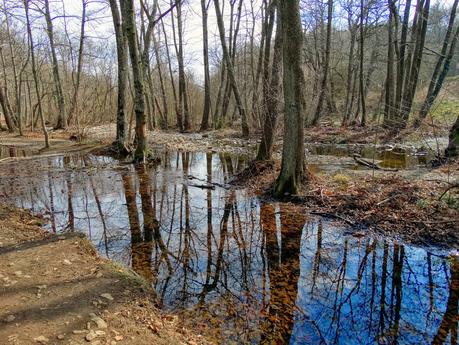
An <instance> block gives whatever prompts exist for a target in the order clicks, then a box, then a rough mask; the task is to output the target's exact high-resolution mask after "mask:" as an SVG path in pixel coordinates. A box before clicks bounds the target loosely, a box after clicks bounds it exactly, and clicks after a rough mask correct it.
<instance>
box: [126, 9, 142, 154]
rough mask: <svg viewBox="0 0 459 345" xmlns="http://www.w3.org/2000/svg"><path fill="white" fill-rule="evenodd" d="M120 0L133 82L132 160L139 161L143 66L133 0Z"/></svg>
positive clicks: (140, 150) (140, 151)
mask: <svg viewBox="0 0 459 345" xmlns="http://www.w3.org/2000/svg"><path fill="white" fill-rule="evenodd" d="M121 1H122V2H123V3H124V8H123V7H122V11H123V21H124V25H125V27H126V40H127V42H128V45H129V55H130V58H131V66H132V76H133V82H134V112H135V141H136V149H135V153H134V162H137V163H141V162H144V161H145V156H146V151H147V138H146V119H145V97H144V76H143V68H142V67H143V66H142V61H141V57H140V52H139V46H138V40H137V29H136V22H135V10H134V0H121Z"/></svg>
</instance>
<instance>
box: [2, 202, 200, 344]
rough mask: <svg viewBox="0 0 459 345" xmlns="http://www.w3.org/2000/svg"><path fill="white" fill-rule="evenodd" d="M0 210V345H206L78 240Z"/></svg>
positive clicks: (134, 280) (132, 278)
mask: <svg viewBox="0 0 459 345" xmlns="http://www.w3.org/2000/svg"><path fill="white" fill-rule="evenodd" d="M41 223H42V220H41V219H39V218H36V217H32V216H31V215H29V214H28V213H27V212H26V211H21V210H17V209H14V208H11V207H8V206H5V205H1V206H0V296H1V298H0V344H5V345H6V344H12V345H13V344H14V345H29V344H68V345H77V344H92V345H105V344H109V345H114V344H132V345H140V344H149V345H150V344H167V345H171V344H190V345H191V344H203V343H205V341H204V340H203V338H202V337H201V336H199V335H197V334H193V333H192V332H190V331H188V330H186V329H184V328H183V327H182V325H180V322H179V320H178V318H177V317H174V316H171V315H166V314H162V313H160V312H159V311H158V310H157V309H156V308H155V305H154V294H153V292H152V291H151V290H150V289H149V288H148V287H147V286H146V285H145V284H144V283H143V281H142V279H141V278H140V277H139V276H138V275H136V274H134V273H133V272H131V271H128V270H126V269H125V268H121V267H118V266H116V265H114V264H113V263H111V262H109V261H107V260H103V259H101V258H100V257H98V255H97V254H96V252H95V249H94V247H93V246H92V245H91V244H90V243H89V242H88V241H87V240H86V239H85V238H83V237H81V236H80V235H78V234H66V235H52V234H49V233H46V232H44V231H43V230H42V229H41V228H40V225H41Z"/></svg>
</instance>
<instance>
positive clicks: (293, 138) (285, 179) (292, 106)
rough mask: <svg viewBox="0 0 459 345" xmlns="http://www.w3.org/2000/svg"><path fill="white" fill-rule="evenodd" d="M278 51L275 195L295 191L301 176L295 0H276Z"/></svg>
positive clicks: (299, 33)
mask: <svg viewBox="0 0 459 345" xmlns="http://www.w3.org/2000/svg"><path fill="white" fill-rule="evenodd" d="M280 13H281V23H282V24H281V25H282V51H283V59H284V62H283V65H284V77H283V87H284V106H285V110H284V147H283V152H282V167H281V172H280V175H279V177H278V179H277V181H276V184H275V187H274V194H275V195H276V196H278V197H280V196H283V195H285V194H297V193H298V190H299V186H300V184H301V183H302V181H303V179H304V174H305V166H304V132H303V124H304V110H305V100H304V75H303V70H302V69H301V65H302V61H301V60H302V59H301V54H298V52H302V51H303V31H302V27H301V20H300V7H299V0H282V1H281V2H280Z"/></svg>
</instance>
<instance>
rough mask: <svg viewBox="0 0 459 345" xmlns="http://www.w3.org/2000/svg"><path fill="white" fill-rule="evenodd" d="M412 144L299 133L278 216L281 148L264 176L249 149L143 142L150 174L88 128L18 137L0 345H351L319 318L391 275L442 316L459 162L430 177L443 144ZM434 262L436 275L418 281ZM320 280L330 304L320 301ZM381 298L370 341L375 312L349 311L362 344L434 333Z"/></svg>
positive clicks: (163, 135) (1, 253) (3, 255)
mask: <svg viewBox="0 0 459 345" xmlns="http://www.w3.org/2000/svg"><path fill="white" fill-rule="evenodd" d="M423 133H424V134H423V135H420V134H418V133H404V134H403V136H399V137H390V135H389V134H388V133H385V132H383V131H381V129H380V128H371V129H360V128H356V129H340V128H334V127H328V126H325V127H324V128H323V129H321V130H320V131H317V130H315V131H313V130H310V131H306V132H305V140H306V142H305V147H306V150H307V153H306V154H307V159H306V160H307V164H308V170H309V174H308V175H309V178H308V181H307V183H305V185H304V188H303V190H302V192H301V194H300V195H295V196H290V197H289V198H287V199H286V200H284V201H282V202H277V201H275V200H271V199H270V197H269V190H270V187H271V186H272V184H273V182H274V181H275V178H276V177H277V175H278V173H279V166H280V158H281V150H282V143H281V141H280V140H277V141H276V143H275V146H274V160H273V162H270V163H269V164H261V163H255V164H253V163H251V162H252V159H253V157H254V156H255V153H256V149H257V145H258V142H259V140H258V135H254V137H253V139H249V140H246V139H243V138H241V137H240V136H239V135H238V134H237V132H236V131H235V130H224V131H212V132H206V133H176V132H161V131H152V132H150V133H149V144H150V148H151V150H152V152H153V153H154V155H156V156H157V157H158V158H159V160H160V161H161V162H160V163H159V164H158V165H157V166H152V167H143V168H141V167H138V166H132V165H131V164H128V161H127V160H126V161H124V160H118V159H117V158H114V157H111V156H110V150H107V147H108V145H109V144H110V143H111V142H112V141H113V134H114V127H113V126H99V127H95V128H89V129H88V130H86V131H85V138H83V139H84V140H83V141H82V143H80V142H76V141H74V140H72V139H74V135H73V134H72V133H71V132H62V131H59V132H53V133H52V136H51V138H52V141H51V146H52V147H51V149H50V150H43V149H42V146H43V145H42V141H41V137H40V136H39V135H36V134H33V133H32V134H27V135H26V137H16V136H12V135H5V134H0V150H1V151H0V294H1V296H7V297H8V298H2V299H1V301H0V342H1V341H3V340H6V341H7V342H6V343H11V344H17V345H20V344H29V343H33V342H35V343H41V344H84V343H91V344H93V345H97V344H100V345H102V344H110V345H112V344H116V343H121V344H190V345H192V344H201V343H203V344H204V343H206V342H207V341H209V342H215V343H221V342H222V339H224V340H225V342H226V341H227V340H228V339H231V342H230V341H228V342H227V343H235V344H238V343H247V341H252V340H251V339H261V340H263V339H264V337H265V336H268V337H269V338H270V339H271V340H272V343H283V342H284V343H285V342H287V341H286V339H292V340H291V343H292V344H296V343H301V341H303V340H304V339H308V340H309V341H311V343H315V342H316V343H318V342H321V341H324V342H325V340H328V341H327V342H328V343H330V344H331V343H336V342H337V339H338V340H339V339H341V340H342V341H344V342H346V340H348V341H349V340H352V341H353V343H357V342H354V340H355V339H356V336H357V335H358V334H359V332H362V330H360V331H359V330H358V329H357V328H358V327H355V329H354V328H352V331H349V334H339V331H340V329H341V328H343V329H346V328H349V327H346V326H345V325H341V324H339V322H338V323H336V324H335V320H336V317H335V316H333V317H332V316H331V315H328V314H327V313H328V312H329V310H331V309H332V308H335V307H336V305H341V306H342V307H343V309H342V310H341V306H340V307H339V310H335V313H336V312H338V313H345V311H346V310H347V308H348V304H349V308H350V309H352V303H357V304H359V303H362V305H361V308H362V309H365V308H367V304H368V303H366V302H364V301H365V300H367V299H368V298H369V297H368V296H363V295H362V296H361V295H360V294H361V293H362V294H363V293H364V292H362V291H363V290H365V289H363V290H362V291H361V290H360V288H358V286H360V285H361V284H371V286H372V289H373V290H372V291H373V292H372V295H371V300H372V303H371V305H372V306H373V302H374V300H375V299H376V298H377V295H378V293H380V294H381V301H383V300H384V299H386V295H385V291H383V290H384V289H385V288H386V277H388V276H389V275H390V274H393V275H394V277H400V276H401V277H402V278H400V279H398V278H397V279H398V280H397V279H396V278H393V279H392V280H391V284H392V285H393V286H392V292H393V291H394V289H395V291H397V289H402V288H403V287H404V286H405V285H407V286H405V288H406V289H408V292H407V296H409V298H411V296H412V295H413V296H414V294H416V293H418V291H417V290H416V291H414V292H412V291H411V290H410V289H411V286H412V284H411V283H412V282H410V280H411V279H412V276H414V277H415V278H416V279H418V280H419V281H420V285H421V288H422V289H425V291H428V294H429V295H431V296H434V295H435V294H436V293H439V294H440V295H439V297H438V299H437V298H436V299H435V301H437V302H435V303H438V304H439V306H437V305H435V303H434V302H433V301H434V299H433V297H432V298H426V297H425V295H427V292H425V291H424V290H422V293H424V294H425V295H422V296H421V297H420V300H421V301H422V303H426V304H427V303H430V310H436V311H440V310H441V309H442V308H443V307H445V306H446V305H448V306H449V304H450V301H449V299H448V298H447V297H448V291H449V290H448V289H451V286H459V285H458V284H456V285H455V284H452V283H451V281H452V280H454V279H456V280H458V279H459V278H458V277H459V275H458V274H459V273H458V272H459V268H458V267H459V265H457V262H456V261H457V257H456V255H457V254H451V253H457V251H458V250H459V233H458V231H457V230H458V228H457V224H458V221H457V220H458V219H459V195H458V188H457V183H458V179H459V162H458V161H449V162H445V164H442V165H441V166H436V158H437V157H436V156H437V154H438V153H439V152H442V150H444V147H445V146H446V144H447V140H446V138H445V137H444V135H446V132H440V133H439V131H437V130H434V132H433V133H427V134H425V133H426V132H423ZM402 137H403V139H402ZM278 138H280V136H278ZM7 205H8V206H7ZM22 209H24V210H22ZM25 210H28V211H25ZM29 211H32V213H33V215H32V214H31V213H29ZM43 228H45V229H46V230H47V231H45V230H43ZM79 232H82V233H84V234H85V235H86V236H80V235H78V233H79ZM277 232H279V233H278V235H277V236H278V238H281V240H280V242H279V240H278V238H277V237H276V236H275V234H276V233H277ZM404 245H406V253H405V247H404ZM284 246H285V248H287V250H284V251H282V250H281V248H283V247H284ZM420 248H422V249H420ZM392 250H393V253H394V254H393V255H392V256H391V255H390V254H389V253H390V252H391V251H392ZM371 253H372V254H371ZM300 254H301V255H300ZM370 254H371V256H370ZM348 256H349V258H348ZM424 256H426V258H427V263H428V267H429V271H428V274H427V275H426V270H425V269H424V266H423V265H425V263H424V261H422V260H424ZM341 257H343V261H342V263H339V260H341ZM432 257H434V258H437V257H438V259H435V261H434V262H433V264H432V262H431V261H432ZM370 259H371V262H372V263H371V265H370ZM379 259H381V260H382V265H379V266H377V265H376V262H377V261H378V260H379ZM390 260H393V262H394V264H393V272H392V273H390V272H389V271H390V268H388V267H390V265H389V264H388V262H389V261H390ZM448 260H449V261H448ZM335 261H336V265H335ZM421 261H422V262H421ZM279 262H281V263H282V264H281V265H279ZM404 262H406V264H405V266H403V263H404ZM311 263H313V264H311ZM437 264H438V267H440V266H441V267H442V270H443V271H444V272H447V270H446V268H445V267H449V266H451V267H450V268H451V274H449V273H446V274H445V277H443V276H441V277H438V279H439V280H441V281H439V282H433V278H432V277H433V275H432V272H431V270H432V267H433V269H436V267H437V266H436V265H437ZM335 266H336V267H335ZM346 266H349V267H350V268H349V269H348V270H347V269H346ZM300 267H301V272H302V273H301V276H298V272H299V271H300ZM321 267H322V268H321ZM325 267H326V269H325ZM381 267H382V268H381ZM404 267H405V268H404ZM406 267H410V270H409V271H408V270H407V269H406ZM335 270H336V272H337V277H335V278H330V277H328V276H327V275H328V274H332V273H330V272H335ZM370 271H371V272H372V273H371V275H370ZM405 271H406V277H405V275H404V274H405V273H404V272H405ZM443 271H442V272H443ZM456 271H457V272H456ZM304 272H307V273H308V274H309V272H311V274H310V275H308V274H305V273H304ZM367 274H368V277H367V280H365V281H364V280H362V276H366V275H367ZM370 277H371V279H370ZM328 279H330V281H328ZM379 279H381V283H378V281H377V280H379ZM341 280H342V283H340V281H341ZM456 280H454V281H456ZM267 281H269V283H267ZM345 281H346V283H345ZM458 281H459V280H458ZM335 282H338V283H337V287H336V293H337V296H336V297H334V298H335V299H334V302H333V301H332V298H331V297H330V296H328V295H325V293H324V292H325V291H328V290H330V291H331V289H329V286H330V285H333V284H335ZM351 282H352V283H354V282H355V287H350V286H349V287H348V286H346V287H345V284H348V285H349V284H350V283H351ZM382 282H384V283H383V284H382ZM408 283H410V284H411V285H410V284H408ZM340 284H342V285H340ZM381 284H382V286H383V288H381V291H379V290H378V289H379V287H378V286H381ZM394 284H395V285H394ZM397 284H398V285H397ZM404 284H405V285H404ZM309 285H311V289H309ZM267 286H269V289H267ZM321 286H322V287H321ZM325 286H326V288H323V287H325ZM286 287H287V288H286ZM293 287H295V288H293ZM306 287H307V288H306ZM285 289H286V290H285ZM268 290H269V292H267V291H268ZM278 290H279V291H282V292H279V293H278V292H277V291H278ZM290 290H292V291H290ZM285 291H287V292H285ZM338 291H340V293H339V294H338ZM345 291H346V292H345ZM346 293H348V295H346ZM419 293H420V292H419ZM454 293H456V292H454ZM285 294H287V295H285ZM451 294H452V293H450V295H451ZM396 297H397V296H395V297H394V298H392V297H391V300H390V302H389V301H387V302H386V303H387V304H388V307H389V306H390V307H391V308H395V309H397V310H399V311H398V313H396V315H398V318H399V319H398V320H397V317H396V320H395V323H397V325H396V326H395V325H391V322H393V320H392V321H390V322H389V324H388V328H387V329H385V328H384V326H383V329H381V322H382V324H383V325H384V317H385V311H384V310H383V309H382V310H381V311H378V314H379V318H380V319H381V318H382V320H383V321H381V320H379V321H378V325H376V321H374V320H373V318H374V319H375V320H376V316H375V317H373V313H375V315H376V314H377V310H376V309H377V307H374V308H373V307H371V308H372V309H371V310H370V311H367V310H366V309H365V310H364V311H363V312H362V313H363V314H365V317H363V318H362V320H361V322H362V324H364V328H365V332H368V334H367V335H368V337H370V338H371V339H374V340H375V341H377V342H378V343H380V344H385V343H391V341H392V340H394V339H396V338H397V337H398V336H399V334H400V336H401V335H406V336H407V337H412V339H411V338H410V339H411V340H412V341H413V343H422V342H424V341H425V340H426V339H432V338H433V337H434V336H435V337H438V336H439V334H440V333H441V334H443V333H444V330H445V329H444V328H445V327H450V322H449V319H450V318H451V315H449V314H448V313H445V315H443V316H442V315H441V313H440V312H438V313H436V314H435V313H434V315H433V314H432V313H428V314H426V317H425V318H411V317H410V316H407V315H411V314H413V311H412V310H411V309H410V308H411V307H412V305H413V304H412V303H411V302H410V301H409V299H405V300H404V301H402V300H401V299H400V300H397V298H396ZM400 298H401V297H400ZM337 299H341V302H340V303H337V302H336V301H337ZM429 301H430V302H429ZM451 303H453V302H451ZM359 305H360V304H359ZM374 305H379V306H382V307H381V308H383V307H384V302H381V303H379V302H378V303H376V302H375V303H374ZM281 306H282V307H281ZM162 307H164V310H163V311H160V310H159V309H158V308H162ZM426 308H427V306H426ZM284 309H285V310H284ZM287 309H288V310H287ZM400 309H401V310H402V311H401V312H400ZM276 310H277V311H276ZM279 310H282V312H279ZM448 310H449V309H448ZM448 310H447V311H448ZM404 312H405V313H406V314H404ZM308 313H309V314H308ZM367 314H368V315H369V316H368V315H367ZM456 314H457V313H456ZM171 315H179V316H180V317H177V316H171ZM366 316H368V318H366ZM404 317H406V320H405V322H406V329H405V330H404V329H403V328H401V329H399V322H402V323H403V318H404ZM314 318H315V319H314ZM442 318H443V319H442ZM313 319H314V320H315V321H314V320H313ZM311 320H312V321H311ZM338 320H340V318H338ZM343 320H346V317H343ZM400 320H401V321H400ZM432 320H433V321H432ZM445 320H446V321H445ZM424 321H425V322H426V323H428V322H431V323H429V324H428V326H426V325H421V323H422V322H424ZM343 322H344V321H343ZM356 322H357V323H358V322H360V321H356ZM373 323H374V325H373ZM367 326H368V327H367ZM353 327H354V326H353ZM410 327H411V328H410ZM188 329H193V331H188ZM335 329H336V334H332V333H333V332H335ZM394 329H396V330H397V334H395V335H394ZM413 329H415V330H414V331H413ZM421 329H427V330H426V331H424V330H422V331H421ZM273 330H276V331H273ZM408 330H409V331H408ZM447 330H448V331H449V330H450V328H448V329H447ZM354 331H355V334H354V333H352V332H354ZM405 331H406V332H405ZM437 331H438V333H437ZM276 332H277V333H276ZM442 332H443V333H442ZM451 332H452V331H451ZM351 333H352V334H351ZM199 334H203V335H204V336H201V335H199ZM447 334H448V333H447ZM447 334H446V336H447ZM451 334H453V332H452V333H451ZM346 337H348V338H346ZM204 338H205V339H204ZM363 338H365V337H363ZM279 339H281V340H279ZM265 340H266V339H265Z"/></svg>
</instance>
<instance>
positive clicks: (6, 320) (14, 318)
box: [5, 315, 16, 322]
mask: <svg viewBox="0 0 459 345" xmlns="http://www.w3.org/2000/svg"><path fill="white" fill-rule="evenodd" d="M14 320H16V316H14V315H8V316H7V317H5V322H13V321H14Z"/></svg>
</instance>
